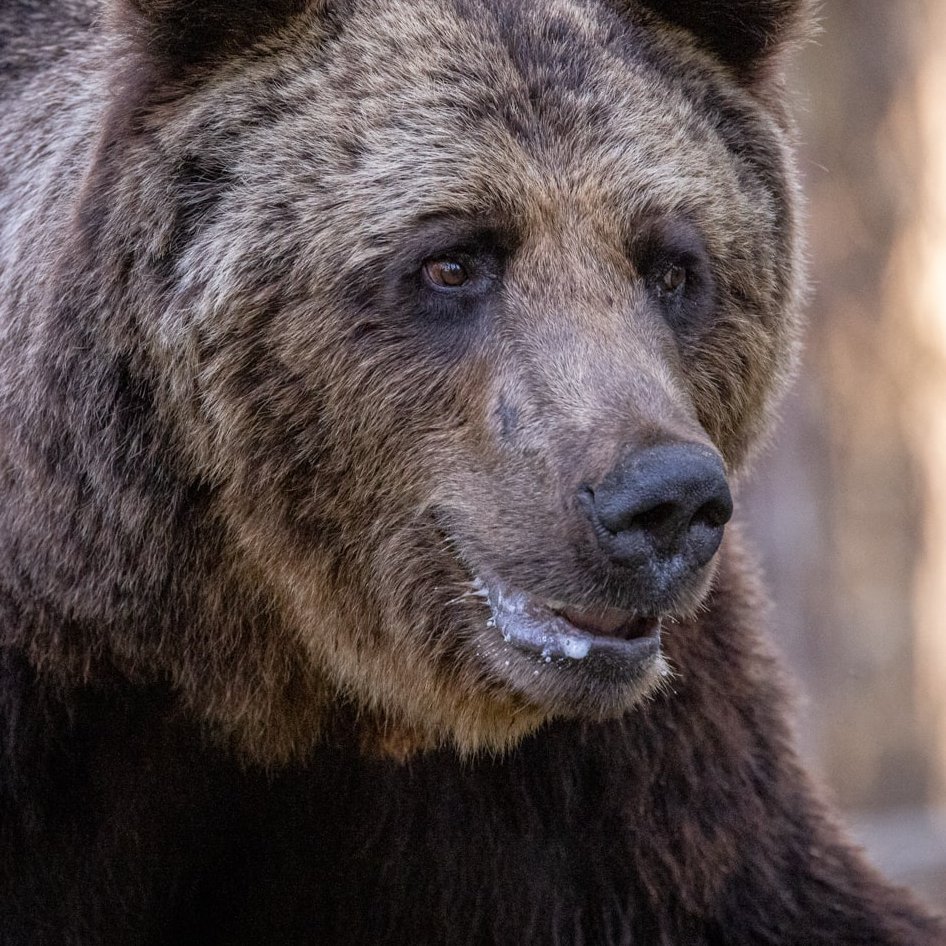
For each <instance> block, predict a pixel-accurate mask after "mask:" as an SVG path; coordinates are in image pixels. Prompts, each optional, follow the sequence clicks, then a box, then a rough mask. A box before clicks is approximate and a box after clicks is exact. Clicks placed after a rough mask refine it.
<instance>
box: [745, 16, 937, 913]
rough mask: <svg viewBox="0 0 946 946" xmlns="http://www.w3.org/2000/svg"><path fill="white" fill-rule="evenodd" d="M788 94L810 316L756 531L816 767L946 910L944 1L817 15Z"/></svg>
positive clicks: (905, 876)
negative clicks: (795, 126) (797, 151)
mask: <svg viewBox="0 0 946 946" xmlns="http://www.w3.org/2000/svg"><path fill="white" fill-rule="evenodd" d="M794 84H795V87H796V88H798V89H800V90H801V97H800V103H799V104H800V106H801V107H800V110H799V111H800V117H801V125H802V137H803V152H802V170H803V174H804V178H805V186H806V191H807V193H808V196H809V200H810V209H809V216H810V220H809V230H810V245H811V251H810V256H811V272H812V277H813V281H814V295H813V299H812V304H811V306H810V325H809V331H808V334H807V346H806V353H805V366H804V369H803V372H802V374H801V377H800V378H799V381H798V383H797V385H796V386H795V389H794V392H793V394H792V396H791V398H790V399H789V401H788V403H787V405H786V407H785V409H784V412H783V415H784V416H783V422H782V424H781V426H780V428H779V430H778V433H777V434H776V437H775V442H774V444H773V448H772V449H771V450H770V452H769V454H768V455H767V456H766V457H765V458H764V460H763V462H761V463H760V464H758V467H757V469H756V471H755V475H754V476H753V478H752V483H751V484H750V488H749V489H748V490H745V491H744V493H745V495H744V496H743V515H744V517H745V518H748V520H749V526H750V532H751V535H752V537H753V538H754V540H755V543H756V546H757V548H758V549H759V551H760V552H761V555H762V559H763V561H764V563H765V569H766V573H767V577H768V583H769V587H770V589H771V590H772V593H773V597H774V599H775V603H776V610H775V614H774V617H773V629H774V631H775V634H776V637H777V639H778V641H779V644H780V645H781V647H782V650H783V651H784V652H785V654H786V655H787V657H788V658H789V661H790V663H791V664H792V665H793V666H794V667H795V669H796V671H797V672H798V674H799V676H800V677H801V689H802V691H803V694H804V702H803V705H802V712H801V715H800V735H801V740H802V745H803V747H804V750H805V752H806V754H808V756H809V757H810V758H811V759H813V760H814V765H815V768H816V769H817V770H818V771H819V772H820V773H821V774H822V776H823V778H824V779H825V780H826V781H827V782H828V784H829V785H830V787H831V790H832V791H833V792H834V794H835V797H836V798H837V799H838V800H839V802H840V804H841V805H842V806H843V808H844V809H845V810H846V811H847V812H848V813H849V817H850V818H851V820H853V821H855V823H856V824H857V826H858V831H859V834H860V836H861V837H862V839H863V840H864V841H865V843H867V845H868V847H869V849H870V850H871V851H872V853H873V854H874V856H875V859H877V860H878V861H879V862H880V863H881V864H882V866H883V867H884V869H885V870H886V871H887V872H888V873H891V874H893V875H894V876H896V877H897V878H898V879H900V880H903V881H905V882H908V883H910V884H912V885H914V886H916V887H917V888H918V889H922V890H923V891H924V892H925V894H926V897H927V899H928V900H929V901H931V902H932V903H933V904H934V905H935V906H937V907H940V908H942V909H946V0H896V2H891V0H824V2H823V4H822V30H821V32H820V34H819V35H818V36H817V37H816V39H815V42H814V43H812V44H811V45H809V46H808V47H807V48H806V49H805V51H804V53H803V55H802V57H801V62H800V66H799V68H798V70H797V75H796V77H795V83H794Z"/></svg>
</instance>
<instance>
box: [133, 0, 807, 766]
mask: <svg viewBox="0 0 946 946" xmlns="http://www.w3.org/2000/svg"><path fill="white" fill-rule="evenodd" d="M657 6H658V7H659V6H660V5H657ZM760 6H762V7H765V4H762V5H760ZM659 12H663V11H659ZM685 25H689V24H685ZM753 65H755V62H753ZM200 76H201V77H200V79H199V81H192V82H190V83H189V84H188V85H187V86H186V87H182V89H183V91H181V92H180V94H175V95H167V96H165V99H164V100H163V101H161V102H160V103H159V104H157V105H155V106H154V107H153V108H152V109H151V110H150V112H149V115H150V119H149V120H150V122H151V123H152V130H151V137H150V138H149V141H148V153H147V155H145V156H143V157H142V158H141V162H140V163H141V171H140V174H141V180H142V181H143V182H148V184H147V186H148V187H149V188H151V190H152V191H155V190H157V189H156V188H155V187H154V184H153V182H154V181H155V180H162V181H163V182H165V184H164V185H163V189H162V190H161V194H162V197H161V199H162V200H164V199H167V196H168V195H170V199H171V201H172V203H173V205H174V207H175V214H174V216H173V219H171V220H169V221H168V222H167V223H166V224H165V227H164V229H163V231H161V233H160V239H159V242H160V241H163V243H162V246H163V247H164V249H162V251H161V253H163V254H164V258H163V260H162V266H163V276H162V278H163V279H164V280H165V285H166V287H167V288H166V290H165V291H166V299H167V304H166V306H165V308H164V314H163V316H162V318H160V319H159V320H158V321H157V322H156V323H155V324H154V325H152V326H150V328H149V330H148V332H149V334H148V345H149V351H150V353H151V354H150V357H151V358H153V360H154V362H155V364H157V365H159V366H161V370H162V371H163V372H164V373H165V375H166V377H167V379H168V383H167V385H166V390H168V391H170V392H173V393H172V395H171V401H172V403H171V405H170V407H169V412H170V413H171V414H172V415H173V416H175V417H178V418H181V419H182V420H181V421H180V422H179V427H180V429H181V430H182V431H183V433H182V434H181V437H182V439H183V440H184V441H185V442H186V444H187V450H188V452H189V454H190V456H191V458H192V460H193V462H194V464H196V467H197V468H198V469H199V471H200V474H201V476H202V477H203V478H204V479H206V480H207V481H209V482H211V483H212V484H214V488H215V494H216V495H217V497H218V506H217V511H218V514H219V515H220V516H221V517H222V518H223V520H224V521H225V523H226V526H227V529H228V533H229V535H230V536H231V537H232V541H233V544H234V547H235V548H236V549H237V550H238V555H239V558H240V560H241V561H243V562H244V563H245V567H246V569H247V574H248V575H249V576H251V580H254V581H258V582H261V583H263V584H264V585H265V586H266V587H268V588H269V589H271V591H272V594H273V595H274V597H275V600H276V601H277V602H278V607H279V608H280V610H281V612H282V613H283V614H284V615H285V616H286V620H287V624H288V626H290V627H292V628H293V632H294V639H293V642H292V646H293V647H298V648H301V650H302V651H303V652H304V653H305V655H306V659H307V660H309V661H311V663H312V665H313V666H314V667H315V668H317V670H318V672H319V673H320V674H321V675H323V676H324V677H325V678H326V679H327V680H329V681H331V685H332V686H333V687H334V688H335V689H336V690H337V691H338V692H340V693H342V694H344V695H345V696H347V697H350V698H351V699H353V700H354V701H355V703H356V704H358V705H359V706H361V707H363V708H367V709H368V710H372V711H374V712H376V713H377V714H378V715H379V717H381V718H382V719H383V720H384V721H385V725H389V726H391V727H393V728H394V729H395V730H398V731H401V730H407V731H410V732H412V733H413V734H414V736H415V737H416V739H417V740H418V741H420V742H429V741H435V740H438V739H441V738H450V739H452V740H453V741H454V742H455V743H456V744H458V745H459V746H461V747H462V748H464V749H474V748H477V747H480V746H492V747H498V746H502V745H504V744H507V743H508V742H509V741H510V740H512V739H514V738H516V737H518V736H519V735H521V734H522V733H523V732H525V731H528V730H529V729H530V728H533V727H534V726H535V725H537V724H538V723H539V722H541V721H542V720H544V719H547V718H549V717H551V716H554V715H582V716H587V717H591V718H598V717H602V716H608V715H613V714H615V713H619V712H623V711H624V710H626V709H627V708H629V707H631V706H632V705H634V703H635V702H637V701H638V700H639V699H640V698H641V697H642V696H643V695H645V694H647V693H648V692H650V691H651V690H652V689H653V687H654V686H655V685H657V684H658V682H659V680H660V679H661V677H662V676H663V675H665V674H666V673H667V672H668V671H667V668H666V665H665V663H664V661H663V659H662V657H661V653H660V648H659V627H660V622H661V621H663V620H672V619H673V618H674V617H679V616H681V615H684V614H688V613H691V612H692V611H693V609H694V608H695V607H696V606H697V605H698V604H699V602H700V601H701V600H702V598H703V597H704V596H705V594H706V592H707V589H708V587H709V584H710V582H711V578H712V573H713V557H712V556H713V552H714V551H715V548H716V546H717V544H718V542H719V537H720V535H721V530H722V525H723V524H724V522H725V520H726V519H727V518H728V515H729V507H728V502H729V499H728V491H727V490H726V487H725V481H724V479H723V468H724V466H725V469H726V470H727V471H728V472H729V473H730V474H732V473H734V472H736V471H738V469H739V468H740V466H741V465H742V463H743V462H744V459H745V456H746V453H747V451H748V450H749V449H750V447H751V445H752V443H753V441H754V440H755V439H756V438H757V436H758V433H759V431H760V429H761V428H762V427H763V426H764V420H765V417H766V415H767V412H768V409H769V403H770V399H771V395H772V392H773V390H774V388H776V387H777V383H778V382H779V381H780V380H781V378H782V376H783V374H784V372H785V369H786V363H787V362H788V361H789V360H790V356H791V351H792V349H793V345H792V338H793V335H794V324H793V323H794V318H795V309H796V302H797V300H796V298H795V288H794V287H795V286H796V284H797V281H798V277H797V273H796V271H795V268H796V262H795V257H796V249H795V246H794V235H793V226H794V224H793V220H792V218H791V203H792V200H793V184H792V180H791V172H790V169H789V168H788V166H787V157H786V155H787V134H786V131H785V128H784V121H783V119H782V117H781V116H779V115H775V114H773V113H772V112H771V111H770V110H769V109H768V108H767V107H766V105H765V101H766V96H765V95H764V94H763V91H762V89H763V86H762V84H761V80H758V82H757V81H756V79H754V78H753V79H750V78H748V77H747V76H748V72H747V69H746V67H744V64H742V63H738V62H737V63H732V62H730V63H729V64H726V65H724V64H722V63H721V62H720V61H718V59H717V58H714V57H713V55H711V53H710V52H702V51H698V49H697V45H696V42H695V40H694V38H693V37H692V36H691V35H690V34H688V33H687V32H685V31H683V30H681V29H670V28H669V27H666V26H664V25H662V21H659V20H657V19H656V18H655V17H654V16H653V15H652V14H651V13H650V12H645V11H643V10H642V9H640V8H639V7H637V6H635V5H632V4H628V5H625V6H624V7H622V5H621V4H613V3H605V2H601V3H586V2H578V0H534V2H529V3H499V2H481V3H480V2H476V3H474V2H466V0H456V2H453V3H443V2H434V0H411V2H396V0H364V2H358V3H354V4H345V5H340V6H339V7H337V8H332V9H330V10H329V11H328V12H326V11H325V10H324V9H322V8H321V6H320V7H319V8H318V9H316V8H314V7H312V8H309V9H306V10H303V11H302V12H301V13H297V14H294V15H293V16H292V17H290V18H289V19H288V20H287V22H286V24H285V25H284V26H282V27H281V28H280V29H278V30H277V31H276V32H274V33H273V34H272V35H269V36H267V37H266V38H265V40H261V41H260V42H259V43H256V44H255V45H252V46H251V48H250V49H249V50H245V51H241V52H239V53H234V54H233V55H232V56H226V57H224V58H223V59H222V61H215V62H214V63H213V64H212V66H210V67H208V66H207V65H206V64H203V65H202V66H201V68H200ZM142 186H143V187H144V186H145V185H144V184H143V185H142ZM159 255H160V254H159ZM679 449H683V450H684V451H685V452H686V457H687V459H686V461H685V462H686V463H694V464H696V465H697V466H699V468H700V470H701V471H702V472H701V474H700V475H699V476H697V478H696V480H694V483H685V484H683V487H681V488H682V489H683V491H684V492H688V491H689V492H692V491H693V490H694V489H696V490H697V491H699V490H700V489H704V488H705V489H706V490H708V492H706V495H705V496H703V497H702V498H701V499H700V500H699V501H698V502H697V503H696V505H695V506H694V509H695V512H694V510H692V509H691V510H690V511H689V512H688V513H687V516H688V517H689V516H690V515H691V514H692V515H693V517H694V518H693V519H692V522H696V523H697V525H696V526H693V525H692V522H691V521H690V519H689V518H688V524H687V528H688V529H689V530H690V531H689V532H688V533H687V536H685V537H684V538H683V539H681V540H680V541H679V542H678V543H677V544H676V545H674V544H673V543H671V547H669V548H664V547H663V546H660V547H659V548H658V545H659V543H656V540H654V541H651V539H650V538H648V540H647V541H648V542H649V543H650V544H647V543H645V545H646V548H645V549H644V550H643V551H641V548H639V547H638V546H634V548H633V549H632V550H631V551H627V549H626V548H625V546H626V544H627V542H631V540H630V539H626V534H627V531H628V530H629V529H631V526H626V524H625V525H618V526H613V525H611V519H614V516H611V519H608V515H610V513H608V512H607V510H606V509H605V505H606V501H605V499H602V497H605V496H611V495H612V494H613V495H618V494H619V495H620V496H621V497H624V496H625V494H626V493H627V491H628V490H629V489H631V487H633V488H634V489H638V491H639V490H640V489H644V490H645V491H646V489H649V488H650V486H651V485H652V484H653V482H656V481H658V480H659V481H660V482H661V483H662V482H663V481H664V479H666V475H665V473H666V471H663V470H662V467H661V469H660V470H658V472H657V473H648V472H646V471H645V472H643V473H642V472H640V470H642V469H644V467H645V466H647V464H649V463H651V460H652V458H654V457H657V458H658V459H657V460H653V463H656V464H657V466H658V467H660V466H661V463H662V462H663V461H660V460H659V458H660V457H666V458H668V459H667V460H666V463H667V464H669V465H670V466H672V467H673V468H674V469H676V468H677V467H679V463H677V462H676V461H675V460H674V458H676V457H677V456H678V454H677V453H675V452H674V451H677V450H679ZM662 451H663V452H662ZM667 451H669V452H667ZM647 469H650V467H647ZM629 471H630V472H629ZM634 471H637V472H634ZM673 475H676V474H673ZM616 477H617V480H616V479H615V478H616ZM635 477H636V479H635ZM642 477H643V480H644V481H646V483H645V484H644V485H643V486H642V485H641V482H642V479H641V478H642ZM710 481H711V482H710ZM616 482H617V484H618V485H617V486H615V483H616ZM706 482H710V485H709V486H706ZM628 483H631V486H628V485H627V484H628ZM694 484H695V485H694ZM661 488H662V487H661ZM609 491H610V492H609ZM632 491H633V490H632ZM658 492H659V490H658ZM660 498H661V497H658V499H655V500H654V501H653V502H652V503H651V504H650V506H649V507H648V509H647V510H646V511H647V513H648V515H649V516H650V517H651V519H652V518H653V516H654V515H658V514H659V515H662V514H663V513H662V512H661V510H662V509H663V506H664V505H666V504H665V503H662V502H658V500H659V499H660ZM632 499H633V498H632ZM622 501H623V500H622ZM634 501H636V500H634ZM628 502H630V504H631V505H633V501H631V500H628ZM626 504H627V503H625V505H626ZM612 505H613V503H612ZM658 506H659V507H660V509H659V510H658V512H657V513H654V512H653V509H654V508H656V507H658ZM608 509H610V507H608ZM634 521H635V523H636V522H637V520H636V519H635V520H634ZM634 528H637V526H636V525H635V526H634ZM648 528H649V526H648ZM701 530H702V531H701ZM697 532H698V533H699V535H698V536H697V538H695V539H694V538H693V534H696V533H697ZM691 533H692V534H691ZM648 535H649V533H648ZM615 536H617V539H616V538H615ZM634 541H637V540H636V539H635V540H634ZM622 542H624V543H625V545H621V543H622ZM694 543H695V545H694ZM631 544H632V545H633V542H631ZM618 546H620V548H618ZM694 548H696V551H693V549H694ZM622 550H623V551H622Z"/></svg>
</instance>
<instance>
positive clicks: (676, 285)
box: [660, 263, 687, 295]
mask: <svg viewBox="0 0 946 946" xmlns="http://www.w3.org/2000/svg"><path fill="white" fill-rule="evenodd" d="M686 279H687V271H686V270H685V269H684V268H683V267H682V266H681V265H680V264H679V263H674V264H673V265H672V266H670V267H668V268H667V270H666V271H665V272H664V274H663V276H661V277H660V291H661V292H664V293H666V294H667V295H673V294H674V293H676V292H679V291H680V289H682V288H683V284H684V283H685V282H686Z"/></svg>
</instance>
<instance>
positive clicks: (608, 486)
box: [581, 443, 733, 577]
mask: <svg viewBox="0 0 946 946" xmlns="http://www.w3.org/2000/svg"><path fill="white" fill-rule="evenodd" d="M581 501H582V505H583V507H584V509H585V512H586V514H587V515H588V516H589V518H590V519H591V521H592V524H593V526H594V528H595V533H596V534H597V536H598V541H599V543H600V544H601V546H602V548H603V549H604V551H605V552H606V553H607V554H608V555H609V556H610V558H611V559H612V561H614V562H615V563H617V564H621V565H628V566H641V565H644V564H645V563H647V564H651V565H657V566H660V565H662V564H663V565H666V566H668V568H669V571H670V572H673V573H675V576H676V577H683V576H684V575H685V574H686V573H689V572H692V571H694V570H696V569H698V568H701V567H702V566H703V565H705V564H706V563H707V562H708V561H709V560H710V559H711V558H712V557H713V555H714V554H715V553H716V550H717V549H718V548H719V544H720V542H721V541H722V538H723V526H725V524H726V523H727V522H728V521H729V519H730V517H731V516H732V508H733V507H732V496H731V495H730V492H729V485H728V484H727V482H726V474H725V471H724V470H723V463H722V459H721V458H720V456H719V454H717V453H716V452H715V451H714V450H711V449H710V448H709V447H705V446H703V445H701V444H695V443H673V444H661V445H659V446H655V447H649V448H647V449H644V450H639V451H635V452H633V453H631V454H630V455H629V456H628V457H626V458H625V460H624V461H622V463H621V464H619V465H618V466H617V467H616V468H615V469H614V470H612V471H611V473H609V474H608V475H607V476H606V477H605V479H604V481H603V482H602V483H601V485H600V486H598V488H597V489H594V490H591V489H589V488H587V487H586V488H585V489H584V490H583V494H582V496H581ZM668 577H669V575H668Z"/></svg>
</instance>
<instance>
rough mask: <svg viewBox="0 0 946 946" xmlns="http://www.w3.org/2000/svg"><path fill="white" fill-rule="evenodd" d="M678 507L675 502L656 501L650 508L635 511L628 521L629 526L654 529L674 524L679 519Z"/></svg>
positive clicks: (646, 529)
mask: <svg viewBox="0 0 946 946" xmlns="http://www.w3.org/2000/svg"><path fill="white" fill-rule="evenodd" d="M680 513H681V510H680V507H679V506H677V505H676V504H675V503H658V504H657V505H656V506H654V507H653V508H652V509H645V510H644V511H643V512H639V513H637V515H636V516H634V517H633V518H632V519H631V521H630V522H629V523H628V525H629V527H630V528H637V529H643V530H644V531H656V530H663V529H666V528H667V527H668V526H671V527H672V526H674V525H676V524H677V521H678V520H679V519H680Z"/></svg>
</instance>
